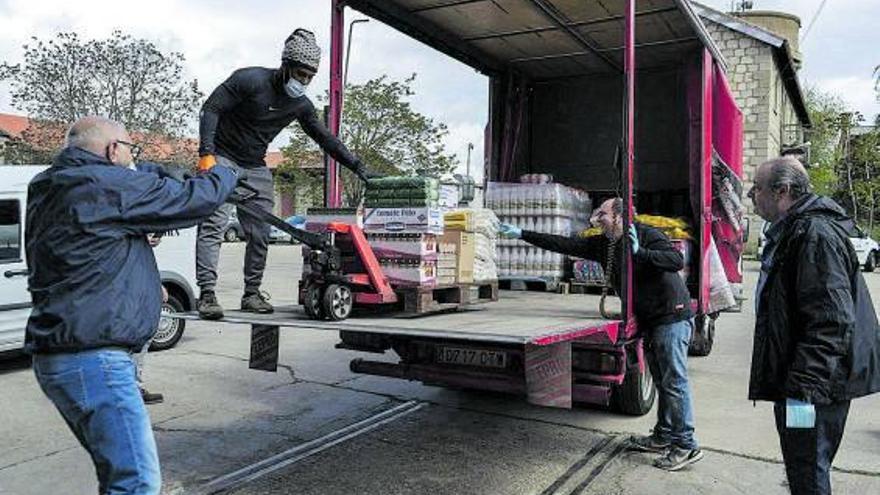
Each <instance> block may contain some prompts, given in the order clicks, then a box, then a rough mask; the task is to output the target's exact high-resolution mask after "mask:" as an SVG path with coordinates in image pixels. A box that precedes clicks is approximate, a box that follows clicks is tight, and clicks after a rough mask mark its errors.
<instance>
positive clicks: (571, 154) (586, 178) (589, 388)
mask: <svg viewBox="0 0 880 495" xmlns="http://www.w3.org/2000/svg"><path fill="white" fill-rule="evenodd" d="M331 3H332V6H331V9H332V11H331V23H332V25H331V53H330V55H331V56H330V114H329V127H330V129H331V131H333V132H338V131H339V122H340V116H341V114H340V111H341V104H342V96H343V95H342V60H343V49H344V39H343V37H344V32H345V29H344V13H345V8H353V9H355V10H358V11H360V12H361V13H363V14H366V15H368V16H371V17H373V18H375V19H378V20H379V21H381V22H383V23H385V24H387V25H389V26H391V27H393V28H395V29H398V30H400V31H401V32H403V33H405V34H407V35H409V36H411V37H413V38H415V39H416V40H419V41H421V42H423V43H425V44H427V45H428V46H430V47H432V48H435V49H437V50H439V51H441V52H443V53H445V54H446V55H448V56H450V57H452V58H454V59H457V60H459V61H461V62H462V63H464V64H467V65H469V66H471V67H473V68H475V69H476V70H478V71H480V72H481V73H483V74H485V75H486V76H487V77H488V83H489V122H488V125H487V132H486V142H485V150H486V152H485V154H486V159H487V166H486V171H487V174H488V176H487V177H486V180H490V181H501V182H511V181H515V180H516V178H517V177H518V176H519V175H521V174H526V173H547V174H552V175H554V176H555V177H556V178H557V179H558V180H559V182H562V183H564V184H567V185H570V186H573V187H579V188H581V189H583V190H585V191H587V192H588V193H590V194H591V196H592V197H593V198H594V199H596V200H600V199H604V198H607V197H610V196H613V195H620V196H622V197H623V198H624V200H625V201H624V203H625V219H626V221H627V222H631V221H632V217H633V211H634V206H636V202H637V205H638V207H639V210H640V211H641V212H643V213H651V214H657V215H666V216H673V217H684V218H686V219H688V220H689V222H690V224H691V225H692V226H693V231H694V242H693V251H694V252H693V256H692V257H691V262H690V264H689V267H688V268H689V271H690V275H689V277H688V289H689V291H690V293H691V298H692V306H693V307H694V309H695V310H696V313H697V318H696V325H695V327H696V328H695V332H694V339H695V340H696V341H698V342H700V343H701V345H700V346H699V349H700V353H701V354H703V355H705V354H707V353H708V351H709V350H710V349H711V344H712V341H713V336H714V321H715V318H716V317H717V316H718V314H717V313H712V312H710V304H709V303H710V298H709V288H710V269H709V267H710V264H709V259H710V258H709V256H710V254H709V253H710V248H711V246H713V245H715V246H717V250H718V251H721V252H722V253H721V258H722V260H723V262H724V270H725V272H726V275H727V279H728V280H729V281H730V282H731V283H737V282H740V281H741V275H742V273H741V268H740V260H741V257H740V251H741V248H742V239H741V237H740V236H741V235H742V229H741V226H739V225H734V224H729V222H728V220H726V219H725V218H722V217H719V216H718V215H713V207H716V206H717V202H718V198H716V197H713V182H712V177H713V171H716V169H717V168H723V169H724V170H725V171H727V172H728V173H727V176H729V177H730V178H731V180H733V181H737V180H738V178H739V177H741V176H742V125H743V123H742V114H741V112H740V111H739V109H738V107H737V106H736V103H735V101H734V99H733V96H732V94H731V92H730V89H729V87H728V85H727V81H726V76H725V70H726V69H725V66H724V60H723V58H722V56H721V55H720V53H719V51H718V50H717V48H716V47H715V45H714V43H713V42H712V40H711V39H710V37H709V35H708V33H707V31H706V29H705V27H704V26H703V24H702V23H701V21H700V20H699V18H698V17H697V15H696V14H695V13H694V10H693V8H692V6H691V5H690V3H689V1H688V0H645V1H643V2H638V5H639V10H636V2H635V0H606V1H602V2H599V1H595V0H581V1H577V2H571V1H562V0H504V1H503V2H499V1H498V0H468V1H461V0H438V1H434V2H430V4H426V2H424V1H423V0H382V1H378V0H332V2H331ZM618 149H620V150H622V153H621V156H622V160H619V162H620V165H619V166H615V159H614V157H615V154H616V153H618ZM338 172H339V168H338V165H336V164H335V163H333V162H332V160H331V161H328V166H327V173H326V174H325V179H326V195H325V197H326V205H327V206H328V207H331V208H338V207H339V206H340V203H341V201H340V198H341V184H340V182H339V178H340V176H339V173H338ZM343 231H344V228H342V229H340V230H337V231H336V233H335V234H334V235H340V233H342V232H343ZM352 232H353V231H352V230H349V232H348V233H347V234H344V235H351V233H352ZM355 235H356V234H355ZM713 238H714V241H715V242H713ZM331 258H332V256H331ZM321 263H323V260H321ZM331 265H332V260H330V259H328V266H331ZM614 266H616V267H619V268H618V269H619V270H620V271H621V272H620V280H622V281H623V283H622V288H621V292H622V296H623V297H622V298H621V300H622V301H623V302H622V304H621V308H620V311H619V314H620V317H619V318H615V319H604V318H602V317H601V316H600V315H599V311H598V308H599V296H593V295H574V294H572V295H562V294H545V293H540V294H531V293H513V294H511V293H505V294H504V295H503V297H501V300H500V301H499V302H497V303H493V304H490V305H485V306H484V307H482V308H481V309H477V310H469V309H467V308H464V309H463V310H460V311H457V312H454V313H447V314H439V315H432V316H428V317H423V318H415V319H413V318H411V319H400V318H388V317H375V316H367V317H363V318H360V317H359V318H356V319H350V320H347V321H326V320H323V321H318V320H314V319H310V318H309V316H306V315H304V314H303V313H301V312H298V311H283V310H282V311H278V312H276V313H275V314H273V315H253V314H243V313H236V312H231V313H229V314H228V315H227V318H226V321H228V322H231V323H248V324H251V325H253V326H254V327H253V328H254V330H253V337H252V346H251V354H252V367H256V368H264V369H273V368H274V364H273V359H274V360H277V338H278V328H279V327H293V328H310V329H319V330H330V331H335V332H339V335H340V341H341V342H340V343H339V344H338V347H340V348H345V349H352V350H358V351H362V352H366V353H386V352H394V353H395V354H396V355H397V357H398V358H399V360H398V362H396V363H394V362H380V361H370V360H364V359H355V360H354V361H352V362H351V369H352V370H354V371H356V372H361V373H368V374H374V375H382V376H389V377H397V378H404V379H409V380H419V381H421V382H424V383H427V384H432V385H441V386H454V387H464V388H471V389H484V390H493V391H501V392H510V393H515V394H522V395H525V396H526V397H527V398H528V400H529V402H532V403H535V404H540V405H545V406H553V407H571V406H572V404H573V403H591V404H599V405H608V406H612V407H613V408H615V409H616V410H618V411H620V412H623V413H626V414H645V413H647V412H648V411H649V410H650V409H651V407H652V406H653V403H654V398H655V390H654V387H653V383H652V378H651V373H650V371H649V369H648V366H647V365H646V361H645V357H644V353H643V350H642V338H641V334H640V333H639V328H638V325H637V322H636V320H635V318H634V316H633V305H632V301H634V300H635V298H637V297H639V294H638V293H636V292H635V291H634V289H633V285H632V267H633V265H632V259H631V257H630V256H629V255H628V254H626V255H624V257H623V259H621V260H619V261H618V262H616V263H614ZM331 268H332V266H331ZM332 271H333V270H331V272H332ZM368 276H369V273H365V274H364V275H363V276H358V277H354V278H351V277H350V278H346V279H345V280H346V281H347V282H364V283H363V284H360V285H366V281H367V277H368ZM334 277H336V275H333V277H327V276H324V277H322V278H321V279H320V281H321V283H322V284H324V286H325V287H329V286H330V285H337V286H338V285H339V284H338V283H337V282H338V281H339V280H340V279H338V278H334ZM371 280H372V279H371ZM311 286H312V283H311V282H308V283H304V287H306V288H307V289H308V287H311ZM306 292H307V293H308V290H307V291H306ZM331 293H333V294H336V292H335V291H332V292H331ZM367 293H368V294H369V295H368V296H366V295H365V296H360V297H363V298H365V299H363V301H364V302H369V301H374V300H376V298H379V297H384V296H382V295H381V294H382V289H381V288H380V286H379V285H376V284H373V282H372V281H371V283H370V289H369V291H368V292H367ZM343 295H344V294H343ZM353 297H355V298H357V297H358V296H357V295H355V296H353ZM389 297H390V296H389ZM333 298H335V296H334V297H333ZM333 298H331V299H333ZM343 299H344V298H343ZM355 300H356V301H357V299H355ZM312 307H313V308H316V307H317V302H316V300H315V302H314V303H313V304H312ZM186 317H187V318H194V317H195V316H194V315H187V316H186ZM331 317H332V315H331ZM273 339H274V340H273ZM273 342H274V347H273ZM273 349H274V355H273Z"/></svg>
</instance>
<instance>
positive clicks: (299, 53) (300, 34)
mask: <svg viewBox="0 0 880 495" xmlns="http://www.w3.org/2000/svg"><path fill="white" fill-rule="evenodd" d="M281 62H282V63H283V64H285V65H288V66H291V67H296V66H303V67H305V68H307V69H310V70H313V71H315V72H317V71H318V64H320V63H321V48H320V47H319V46H318V43H316V42H315V34H314V33H312V32H311V31H307V30H305V29H302V28H300V29H297V30H296V31H294V32H293V34H291V35H290V36H288V37H287V40H285V41H284V50H283V51H282V52H281Z"/></svg>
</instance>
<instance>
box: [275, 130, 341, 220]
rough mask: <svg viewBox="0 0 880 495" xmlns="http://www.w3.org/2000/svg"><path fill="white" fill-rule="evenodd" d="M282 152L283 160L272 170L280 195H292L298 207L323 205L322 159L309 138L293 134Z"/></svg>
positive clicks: (298, 133)
mask: <svg viewBox="0 0 880 495" xmlns="http://www.w3.org/2000/svg"><path fill="white" fill-rule="evenodd" d="M281 153H282V155H283V156H284V161H283V162H281V164H279V165H278V168H277V169H276V170H275V183H276V184H277V185H278V188H279V189H280V190H281V192H282V193H284V194H291V195H293V197H294V198H295V200H296V205H297V207H298V206H299V205H307V206H320V205H321V204H323V200H324V168H323V163H324V162H323V156H322V155H321V153H320V152H319V151H318V150H317V146H315V145H314V143H313V142H312V140H311V138H309V137H308V136H306V135H305V133H302V132H297V133H293V134H292V135H291V137H290V143H289V144H288V145H287V146H285V147H283V148H281ZM355 180H357V179H355Z"/></svg>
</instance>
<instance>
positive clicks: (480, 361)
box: [437, 346, 507, 368]
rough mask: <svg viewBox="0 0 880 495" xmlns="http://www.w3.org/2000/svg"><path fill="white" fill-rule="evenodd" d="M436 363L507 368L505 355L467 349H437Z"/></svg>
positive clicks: (441, 347)
mask: <svg viewBox="0 0 880 495" xmlns="http://www.w3.org/2000/svg"><path fill="white" fill-rule="evenodd" d="M437 362H438V363H440V364H463V365H466V366H480V367H483V368H504V367H505V366H507V353H506V352H499V351H486V350H482V349H468V348H465V347H446V346H439V347H437Z"/></svg>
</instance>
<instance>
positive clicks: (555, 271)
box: [486, 174, 591, 286]
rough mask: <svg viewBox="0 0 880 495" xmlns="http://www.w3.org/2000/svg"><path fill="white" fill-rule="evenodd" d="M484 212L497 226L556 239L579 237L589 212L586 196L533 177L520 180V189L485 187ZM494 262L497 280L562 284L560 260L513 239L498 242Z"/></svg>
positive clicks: (503, 185)
mask: <svg viewBox="0 0 880 495" xmlns="http://www.w3.org/2000/svg"><path fill="white" fill-rule="evenodd" d="M486 206H487V207H488V208H490V209H491V210H493V211H494V212H495V213H496V214H497V216H498V217H499V218H500V220H501V222H502V223H509V224H512V225H516V226H518V227H520V228H522V229H524V230H532V231H535V232H542V233H548V234H555V235H561V236H571V235H574V234H576V233H578V232H580V231H582V230H583V229H584V228H585V227H586V224H587V220H588V218H589V216H590V212H591V204H590V198H589V196H588V195H587V193H585V192H583V191H580V190H578V189H575V188H572V187H567V186H564V185H562V184H555V183H553V182H552V177H549V176H546V175H537V174H530V175H526V176H523V177H522V178H521V182H520V183H507V182H490V183H489V185H488V188H487V191H486ZM497 260H498V276H499V278H501V279H510V280H516V279H521V280H537V279H540V280H542V281H545V282H547V283H548V286H549V285H551V284H554V285H555V284H556V283H558V282H560V281H561V280H562V278H563V277H564V276H565V271H566V266H567V257H566V256H563V255H561V254H558V253H552V252H549V251H545V250H543V249H539V248H536V247H534V246H531V245H529V244H527V243H525V242H524V241H521V240H517V239H499V240H498V242H497Z"/></svg>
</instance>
